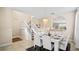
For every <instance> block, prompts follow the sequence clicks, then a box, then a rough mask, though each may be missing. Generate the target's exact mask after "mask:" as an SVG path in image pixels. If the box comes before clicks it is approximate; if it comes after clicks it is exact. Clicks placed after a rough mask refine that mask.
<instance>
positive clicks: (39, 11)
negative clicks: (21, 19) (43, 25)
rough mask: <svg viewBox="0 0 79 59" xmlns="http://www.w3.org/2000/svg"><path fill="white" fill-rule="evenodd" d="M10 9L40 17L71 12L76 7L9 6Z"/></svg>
mask: <svg viewBox="0 0 79 59" xmlns="http://www.w3.org/2000/svg"><path fill="white" fill-rule="evenodd" d="M11 9H13V10H17V11H21V12H24V13H27V14H30V15H32V16H34V17H36V18H42V17H46V16H49V15H52V14H63V13H67V12H71V11H74V10H76V7H11Z"/></svg>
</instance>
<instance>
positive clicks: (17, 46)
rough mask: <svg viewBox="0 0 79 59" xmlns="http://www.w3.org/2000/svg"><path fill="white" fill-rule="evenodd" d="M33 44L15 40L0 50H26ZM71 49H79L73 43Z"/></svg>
mask: <svg viewBox="0 0 79 59" xmlns="http://www.w3.org/2000/svg"><path fill="white" fill-rule="evenodd" d="M31 46H33V41H31V40H22V41H18V42H14V43H12V44H11V45H9V46H5V47H0V51H26V49H27V48H29V47H31ZM71 51H79V49H76V48H75V46H74V44H73V43H71Z"/></svg>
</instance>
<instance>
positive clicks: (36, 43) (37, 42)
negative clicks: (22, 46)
mask: <svg viewBox="0 0 79 59" xmlns="http://www.w3.org/2000/svg"><path fill="white" fill-rule="evenodd" d="M32 30H33V35H34V47H35V49H36V50H41V48H42V41H41V37H42V34H41V33H40V32H39V31H38V29H37V28H36V27H32Z"/></svg>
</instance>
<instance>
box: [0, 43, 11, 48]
mask: <svg viewBox="0 0 79 59" xmlns="http://www.w3.org/2000/svg"><path fill="white" fill-rule="evenodd" d="M11 44H12V43H5V44H1V45H0V47H5V46H9V45H11Z"/></svg>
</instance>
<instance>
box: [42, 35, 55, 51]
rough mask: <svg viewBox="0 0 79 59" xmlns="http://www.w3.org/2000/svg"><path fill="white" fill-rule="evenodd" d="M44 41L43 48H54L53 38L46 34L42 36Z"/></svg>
mask: <svg viewBox="0 0 79 59" xmlns="http://www.w3.org/2000/svg"><path fill="white" fill-rule="evenodd" d="M42 42H43V48H44V49H46V50H50V51H51V50H52V49H53V48H54V46H53V44H52V43H51V39H50V37H49V36H47V35H44V36H43V37H42Z"/></svg>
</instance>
